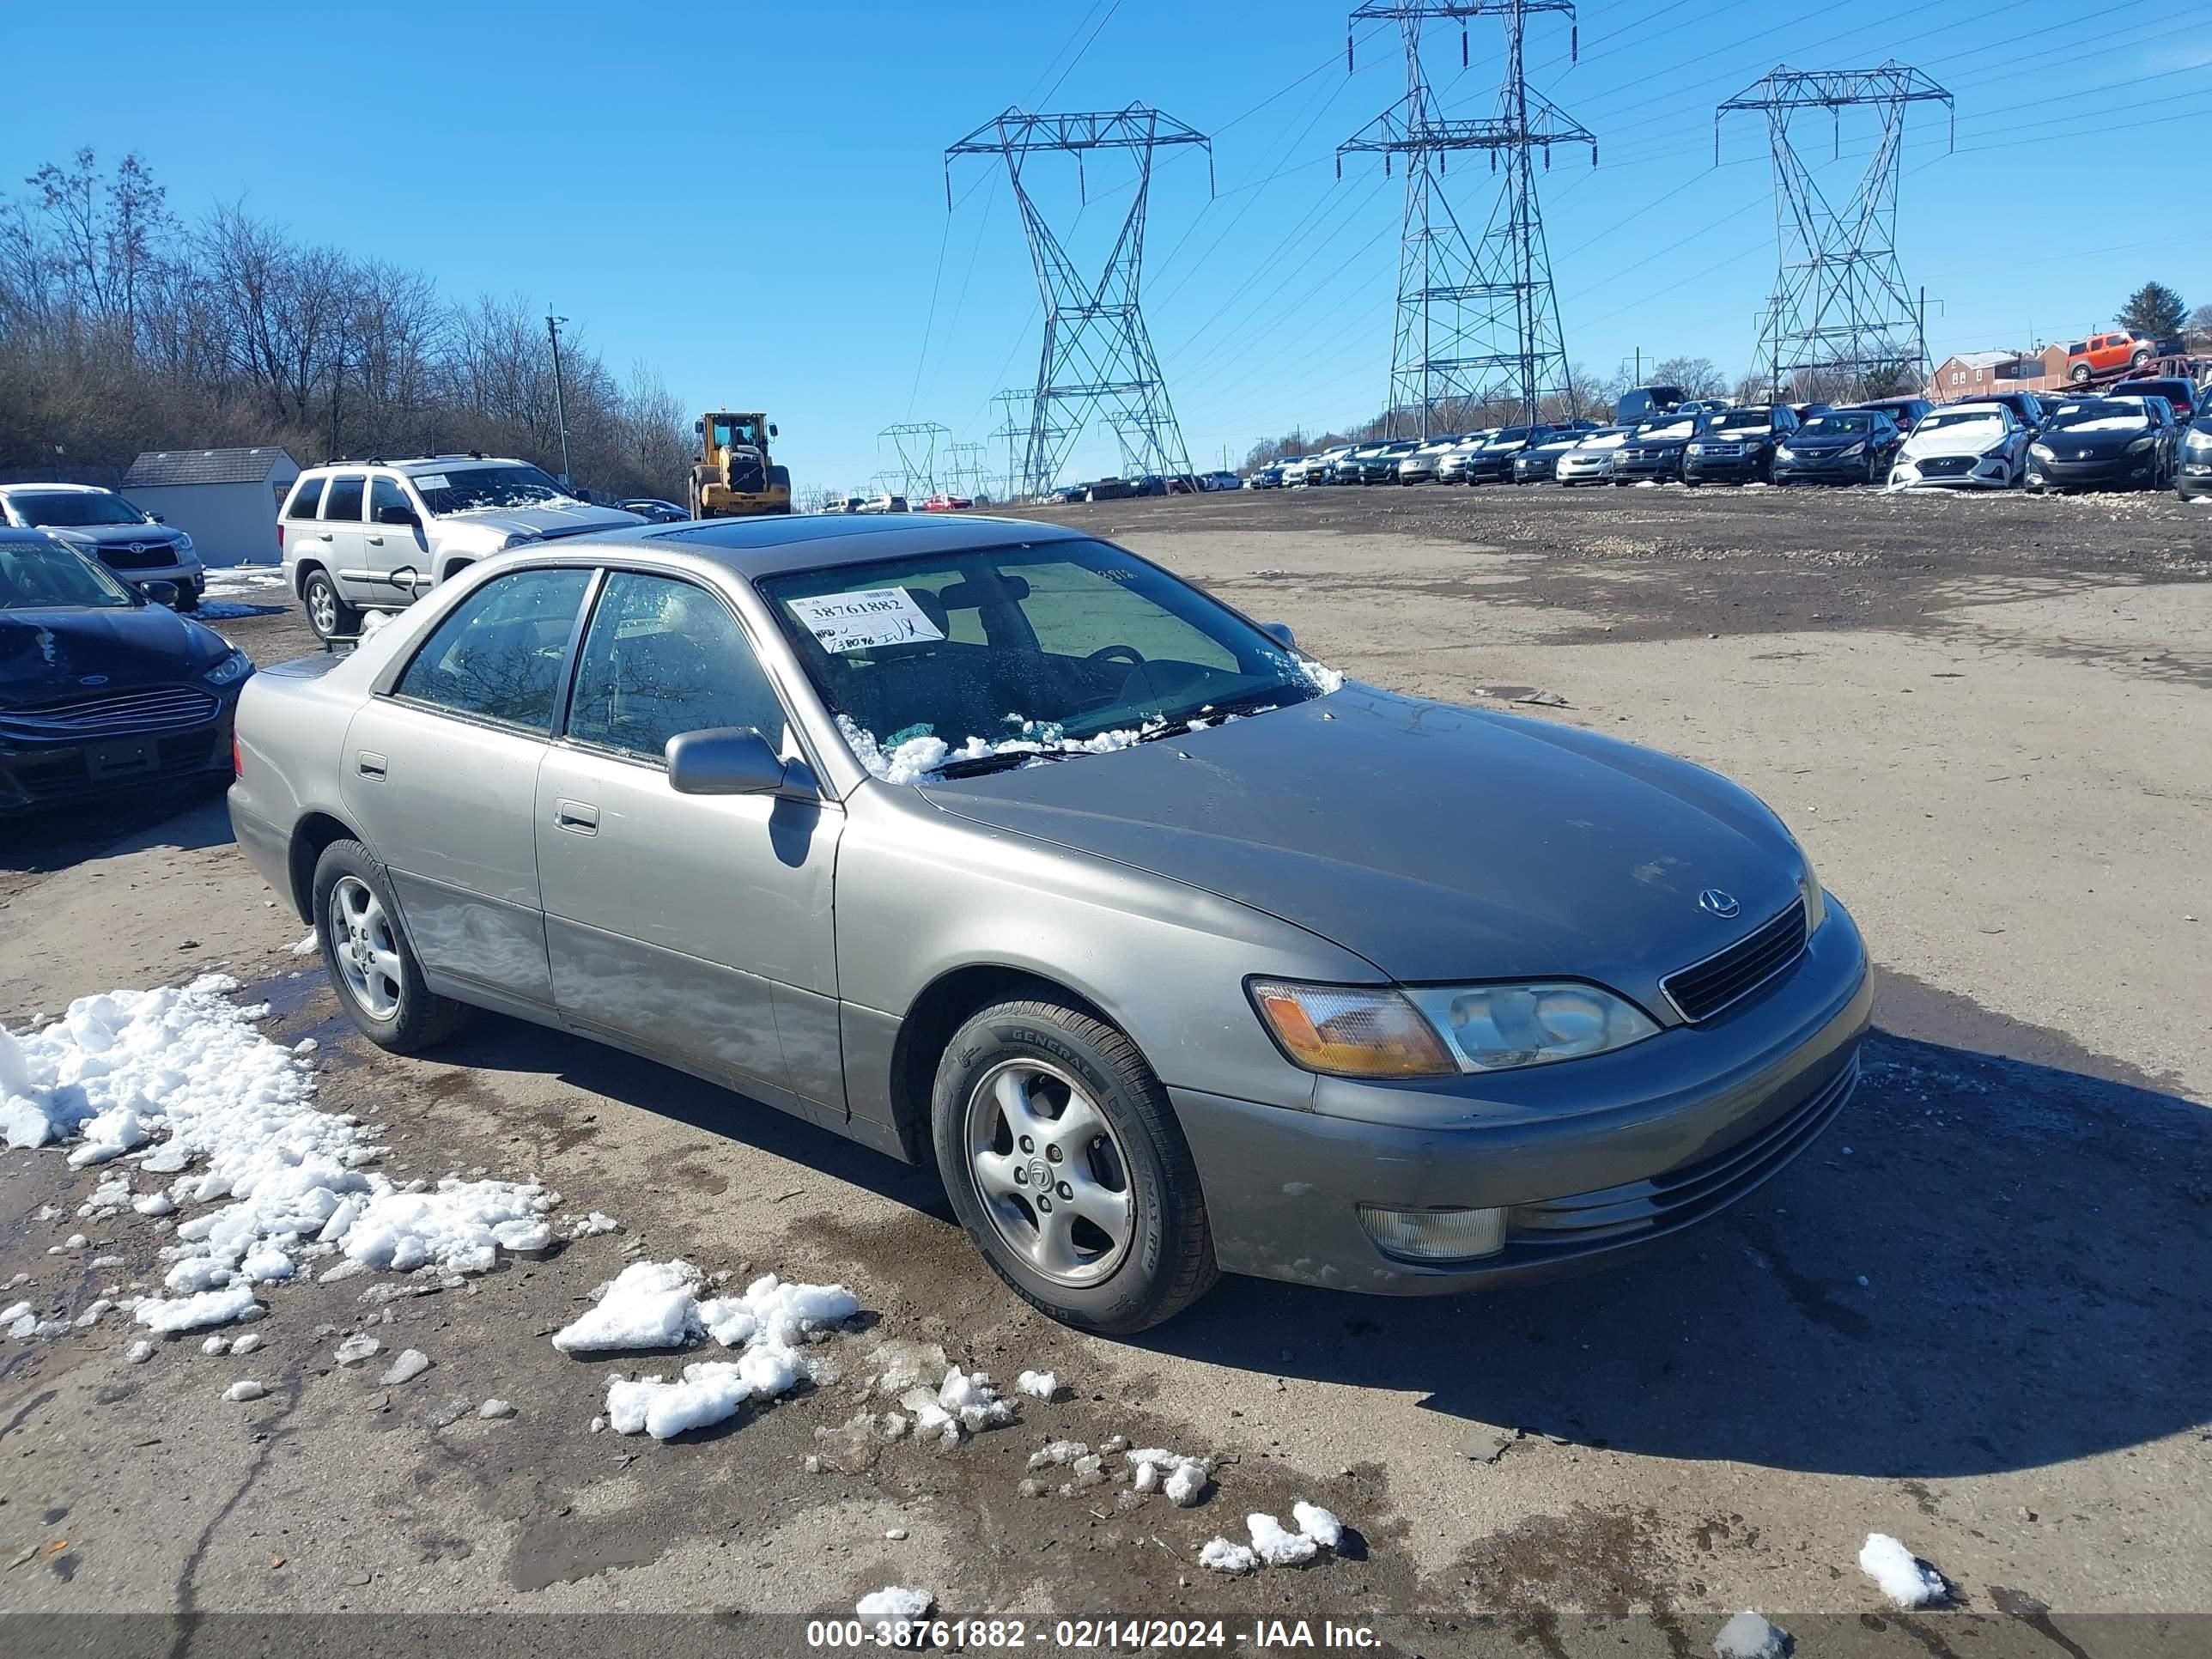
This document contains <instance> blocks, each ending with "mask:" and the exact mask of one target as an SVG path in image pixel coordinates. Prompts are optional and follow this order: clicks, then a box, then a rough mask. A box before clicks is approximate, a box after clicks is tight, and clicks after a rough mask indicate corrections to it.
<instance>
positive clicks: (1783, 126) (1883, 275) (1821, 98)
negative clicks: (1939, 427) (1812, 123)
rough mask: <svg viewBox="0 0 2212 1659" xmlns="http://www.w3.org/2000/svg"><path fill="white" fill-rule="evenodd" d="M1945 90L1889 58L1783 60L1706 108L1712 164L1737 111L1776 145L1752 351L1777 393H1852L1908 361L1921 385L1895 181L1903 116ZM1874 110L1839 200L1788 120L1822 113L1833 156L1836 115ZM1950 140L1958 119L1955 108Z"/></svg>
mask: <svg viewBox="0 0 2212 1659" xmlns="http://www.w3.org/2000/svg"><path fill="white" fill-rule="evenodd" d="M1921 103H1941V104H1942V105H1943V106H1945V108H1946V109H1951V108H1952V103H1951V94H1949V93H1948V92H1946V91H1944V90H1943V88H1941V87H1939V86H1937V85H1936V82H1933V81H1931V80H1929V78H1928V77H1927V76H1924V75H1923V74H1922V73H1921V72H1920V71H1919V70H1916V69H1910V68H1907V67H1906V66H1905V64H1898V63H1886V64H1882V66H1881V68H1880V69H1871V70H1793V69H1791V68H1790V66H1789V65H1788V64H1784V65H1782V66H1781V67H1780V68H1778V69H1777V70H1775V71H1774V72H1773V73H1772V74H1771V75H1769V76H1766V78H1765V80H1763V81H1760V82H1757V83H1756V84H1754V85H1753V86H1750V87H1747V88H1745V89H1744V90H1743V91H1742V92H1740V93H1738V94H1736V95H1735V97H1733V98H1731V99H1729V100H1728V102H1726V103H1724V104H1723V105H1722V106H1720V108H1719V109H1718V110H1717V111H1715V112H1714V114H1713V162H1714V165H1715V166H1718V165H1719V163H1720V157H1721V122H1722V120H1723V118H1725V117H1726V116H1727V115H1729V113H1730V112H1732V111H1735V110H1757V111H1759V112H1763V113H1764V114H1765V117H1766V134H1767V140H1768V143H1770V144H1771V146H1772V148H1773V151H1774V228H1775V238H1776V240H1777V242H1778V244H1779V245H1780V249H1781V267H1780V269H1779V270H1778V272H1777V274H1776V276H1775V279H1774V293H1773V296H1772V297H1771V299H1769V300H1768V301H1767V305H1766V314H1765V319H1763V321H1762V323H1761V325H1760V337H1759V350H1760V355H1761V356H1764V357H1765V360H1766V365H1767V373H1768V378H1769V380H1771V382H1772V384H1773V386H1775V388H1776V390H1775V392H1774V395H1775V396H1776V397H1778V398H1779V397H1784V396H1785V395H1790V393H1789V392H1784V390H1783V388H1784V387H1788V388H1790V390H1791V392H1795V394H1796V395H1797V396H1801V397H1806V398H1817V397H1829V396H1857V395H1859V394H1861V393H1863V392H1864V391H1865V390H1866V388H1867V384H1868V382H1869V380H1876V381H1877V382H1878V383H1879V382H1887V381H1890V380H1894V379H1895V378H1896V377H1897V376H1898V375H1899V374H1900V373H1901V372H1903V371H1905V370H1907V369H1910V370H1911V373H1912V374H1914V375H1915V376H1916V380H1915V382H1914V383H1915V384H1916V385H1920V384H1924V383H1925V378H1926V375H1927V374H1928V369H1929V363H1928V338H1927V329H1926V325H1925V321H1924V313H1923V310H1922V308H1921V307H1919V306H1917V305H1916V304H1915V303H1914V301H1913V298H1912V295H1911V291H1910V290H1909V289H1907V288H1906V287H1905V273H1904V271H1903V270H1902V269H1901V268H1900V267H1899V264H1898V260H1897V188H1898V180H1899V176H1900V174H1901V172H1902V169H1903V164H1904V153H1905V110H1906V108H1907V107H1908V106H1911V105H1913V104H1921ZM1856 106H1868V107H1869V108H1872V109H1873V110H1875V112H1877V116H1878V118H1879V120H1880V122H1881V136H1880V138H1879V139H1878V141H1877V142H1876V143H1875V150H1874V154H1873V155H1872V156H1871V157H1869V160H1868V161H1867V164H1866V169H1865V171H1864V172H1863V173H1861V174H1860V175H1859V179H1858V186H1857V190H1856V191H1854V192H1853V193H1852V195H1851V197H1850V199H1849V200H1848V201H1846V202H1844V204H1842V205H1841V206H1840V207H1839V206H1838V205H1837V204H1835V203H1833V202H1832V201H1831V200H1830V199H1829V198H1828V197H1827V195H1826V192H1824V191H1822V190H1821V188H1820V184H1819V182H1818V181H1817V180H1816V179H1814V176H1813V168H1812V167H1811V166H1810V165H1809V164H1808V162H1807V161H1806V160H1805V157H1804V155H1802V153H1801V152H1800V151H1799V149H1797V146H1796V143H1793V142H1792V139H1791V137H1790V120H1791V118H1793V117H1795V116H1798V115H1800V114H1802V112H1804V111H1807V110H1826V111H1827V112H1828V116H1829V124H1830V131H1831V137H1830V145H1831V159H1837V158H1839V157H1840V156H1841V155H1842V154H1843V119H1844V118H1843V112H1844V110H1846V109H1849V108H1853V107H1856ZM1952 122H1953V131H1954V142H1955V134H1956V124H1957V116H1956V113H1955V111H1954V113H1953V116H1952Z"/></svg>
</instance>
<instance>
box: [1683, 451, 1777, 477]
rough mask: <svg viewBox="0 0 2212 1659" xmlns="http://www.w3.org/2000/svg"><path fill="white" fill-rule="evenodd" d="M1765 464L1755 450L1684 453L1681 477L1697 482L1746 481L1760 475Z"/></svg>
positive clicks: (1764, 469)
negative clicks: (1725, 452) (1731, 453)
mask: <svg viewBox="0 0 2212 1659" xmlns="http://www.w3.org/2000/svg"><path fill="white" fill-rule="evenodd" d="M1765 471H1766V464H1765V461H1764V460H1762V459H1760V457H1759V453H1758V452H1757V451H1755V450H1754V451H1753V452H1752V453H1749V454H1745V455H1685V456H1684V457H1683V458H1682V477H1683V479H1684V481H1685V482H1687V481H1689V480H1691V479H1695V480H1696V481H1697V482H1698V483H1749V482H1751V481H1752V480H1753V479H1754V478H1758V477H1762V476H1763V475H1764V474H1765Z"/></svg>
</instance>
